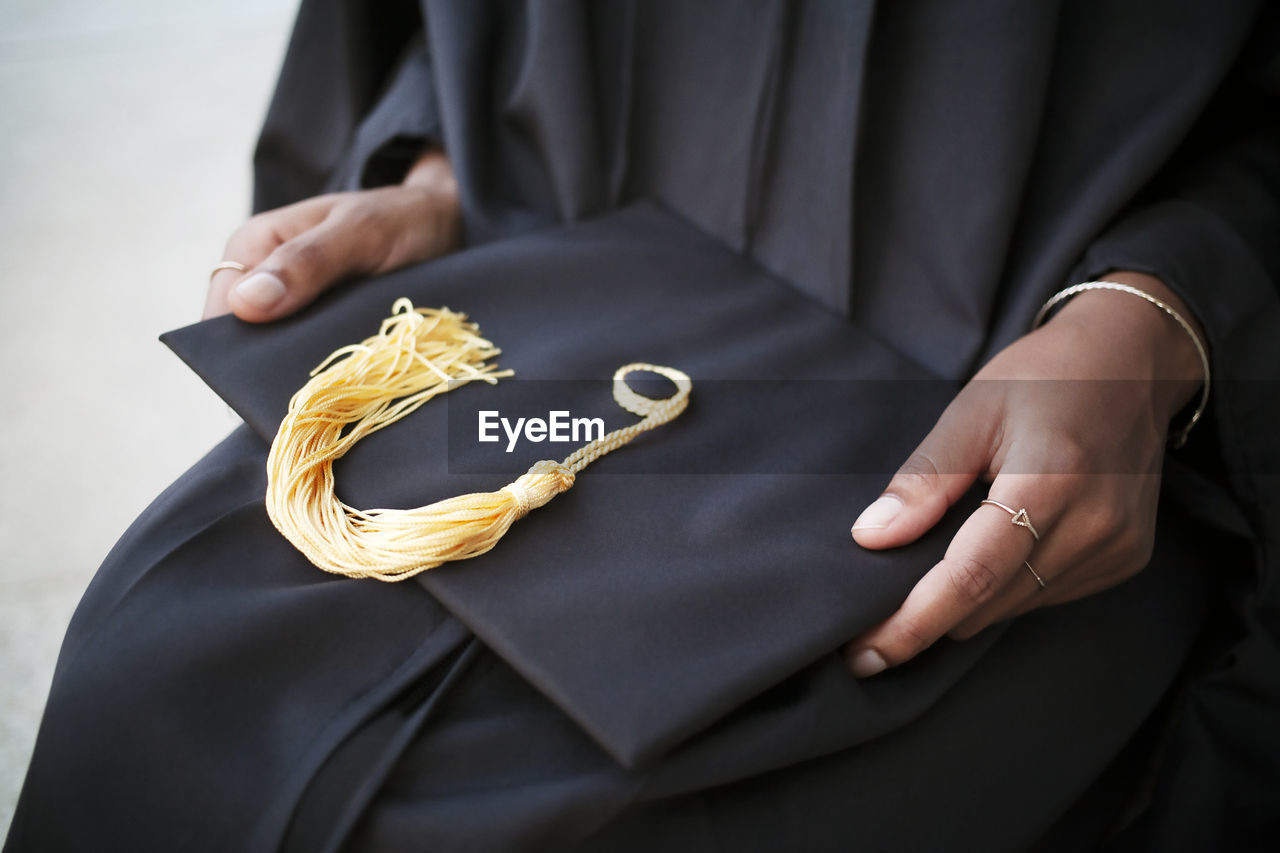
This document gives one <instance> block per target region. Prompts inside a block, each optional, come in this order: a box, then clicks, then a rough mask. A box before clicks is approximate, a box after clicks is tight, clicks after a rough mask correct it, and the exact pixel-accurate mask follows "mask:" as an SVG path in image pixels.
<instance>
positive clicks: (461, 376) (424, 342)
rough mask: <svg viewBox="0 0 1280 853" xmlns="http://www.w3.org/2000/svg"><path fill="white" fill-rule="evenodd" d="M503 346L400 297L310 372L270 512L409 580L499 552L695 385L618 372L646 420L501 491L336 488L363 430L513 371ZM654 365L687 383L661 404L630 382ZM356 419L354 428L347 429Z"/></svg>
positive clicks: (284, 438) (374, 572)
mask: <svg viewBox="0 0 1280 853" xmlns="http://www.w3.org/2000/svg"><path fill="white" fill-rule="evenodd" d="M500 352H501V350H499V349H498V348H496V347H495V346H494V345H493V344H492V343H490V342H489V341H487V340H485V339H484V338H482V337H480V330H479V327H477V326H476V325H475V324H474V323H468V322H467V318H466V315H465V314H458V313H455V312H452V311H450V310H448V309H447V308H441V309H435V308H414V307H413V303H411V302H410V301H409V300H408V299H397V300H396V302H395V304H394V305H393V306H392V308H391V316H390V317H388V318H387V319H385V320H383V321H382V327H381V329H380V330H379V331H378V334H376V335H374V336H373V337H370V338H368V339H366V340H364V341H363V342H361V343H359V344H354V345H351V346H346V347H342V348H341V349H339V350H337V351H336V352H334V353H333V354H331V355H330V356H329V357H328V358H326V359H325V360H324V361H323V362H321V363H320V365H319V366H318V367H317V368H316V369H315V370H313V371H312V372H311V379H310V380H309V381H308V382H307V383H306V385H304V386H303V387H302V388H301V390H299V391H298V393H296V394H294V395H293V399H291V400H290V401H289V411H288V413H287V414H286V415H285V418H284V420H283V421H282V422H281V423H280V430H279V431H278V432H277V433H276V437H275V440H274V441H273V442H272V443H271V453H270V455H269V456H268V457H267V497H266V502H267V514H268V515H269V516H270V517H271V522H272V524H274V525H275V526H276V529H277V530H279V531H280V532H281V533H282V534H283V535H284V536H285V538H287V539H288V540H289V541H290V542H292V543H293V544H294V546H296V547H297V548H298V550H299V551H301V552H302V553H303V554H305V555H306V557H307V559H309V560H310V561H311V562H312V563H314V564H315V565H317V566H318V567H320V568H321V569H324V570H325V571H327V572H333V573H334V574H340V575H346V576H347V577H353V578H377V579H378V580H383V581H398V580H404V579H405V578H409V577H413V576H414V575H416V574H418V573H419V572H422V571H426V570H427V569H431V568H434V567H436V566H439V565H441V564H442V563H447V562H450V561H453V560H466V559H469V558H471V557H476V556H479V555H480V554H483V553H485V552H486V551H488V550H490V549H491V548H493V546H494V545H496V544H497V543H498V540H499V539H501V538H502V536H503V534H505V533H506V532H507V530H508V528H510V527H511V525H512V523H514V522H515V521H516V520H517V519H519V518H522V517H524V515H525V514H526V513H528V512H529V510H531V509H534V508H536V507H540V506H542V505H543V504H545V503H546V502H547V501H549V500H551V499H552V498H553V497H555V496H556V495H558V494H560V493H561V492H564V491H567V490H568V489H569V488H570V487H572V486H573V482H574V477H575V475H576V474H577V473H578V472H579V471H581V470H582V469H583V468H585V467H587V466H588V465H590V464H591V463H592V462H593V461H595V460H596V459H598V458H600V457H601V456H603V455H605V454H606V453H609V452H611V451H613V450H615V449H617V448H619V447H621V446H622V445H624V444H626V443H627V442H629V441H631V440H632V439H633V438H635V437H636V436H637V435H639V434H640V433H642V432H645V431H647V430H650V429H653V428H654V427H656V426H660V425H661V424H664V423H666V422H667V421H669V420H671V419H672V418H675V417H676V416H678V415H679V414H680V413H681V412H683V411H684V410H685V407H686V406H688V404H689V392H690V390H691V388H692V382H691V381H690V379H689V377H688V376H687V375H685V374H684V373H683V372H681V371H679V370H676V369H674V368H670V367H661V366H658V365H652V364H638V363H637V364H629V365H626V366H624V367H620V368H619V369H618V370H617V372H616V373H614V376H613V396H614V399H615V400H616V401H617V402H618V405H620V406H622V407H623V408H624V409H626V410H627V411H629V412H632V413H633V414H636V415H640V416H641V418H643V420H641V421H639V422H638V423H635V424H632V425H631V426H628V427H623V428H622V429H618V430H614V431H613V432H611V433H609V434H607V435H605V436H603V437H602V438H599V439H597V440H595V441H593V442H591V443H589V444H587V445H585V446H583V447H581V448H579V449H578V450H577V451H576V452H575V453H572V454H570V455H569V456H568V457H567V458H566V459H565V460H564V461H562V462H554V461H551V460H543V461H541V462H537V463H535V464H534V465H533V466H532V467H531V468H530V469H529V470H528V471H527V472H526V473H525V474H523V475H521V476H520V477H518V478H517V479H516V481H515V482H513V483H511V484H510V485H507V486H504V487H503V488H502V489H499V490H498V491H496V492H484V493H478V494H471V495H461V496H459V497H455V498H449V499H447V500H443V501H439V502H437V503H434V504H431V505H430V506H423V507H418V508H417V509H409V510H400V509H371V510H359V509H356V508H354V507H351V506H348V505H347V504H345V503H343V502H342V501H340V500H338V499H337V497H336V496H335V495H334V478H333V463H334V461H336V460H337V459H339V458H341V457H342V456H343V454H345V453H346V452H347V451H348V450H350V449H351V448H352V446H354V445H355V443H356V442H357V441H359V440H360V439H361V438H363V437H364V436H366V435H368V434H369V433H371V432H375V431H376V430H379V429H382V428H383V427H385V426H388V425H390V424H393V423H395V422H396V421H398V420H400V419H401V418H403V417H405V416H406V415H409V414H411V413H412V412H413V411H414V410H416V409H417V408H418V407H419V406H421V405H422V404H423V403H425V402H427V401H428V400H430V399H432V398H433V397H435V396H437V395H439V394H444V393H446V392H448V391H449V390H450V389H451V388H454V387H457V386H459V385H465V384H467V383H470V382H475V381H480V382H487V383H489V384H494V383H496V382H497V380H498V379H499V378H503V377H507V376H511V375H512V372H511V371H510V370H503V371H499V370H498V369H497V367H496V366H495V365H492V364H490V363H488V360H489V359H491V358H493V357H494V356H497V355H498V354H499V353H500ZM639 370H643V371H650V372H653V373H658V374H660V375H662V376H665V377H667V378H668V379H670V380H671V381H672V382H674V383H675V385H676V393H675V394H674V395H672V396H671V397H668V398H666V399H661V400H654V399H651V398H649V397H644V396H642V395H640V394H637V393H636V392H635V391H633V390H631V388H630V387H629V386H628V385H627V383H626V376H627V375H628V374H629V373H631V372H633V371H639ZM348 424H350V425H352V426H351V429H350V430H349V431H348V432H347V433H346V434H345V435H343V430H344V429H345V428H346V427H347V425H348Z"/></svg>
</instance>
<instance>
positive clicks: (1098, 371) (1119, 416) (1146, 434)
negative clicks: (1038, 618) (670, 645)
mask: <svg viewBox="0 0 1280 853" xmlns="http://www.w3.org/2000/svg"><path fill="white" fill-rule="evenodd" d="M1107 279H1108V280H1111V281H1118V282H1120V283H1123V284H1129V285H1131V286H1133V287H1137V288H1139V289H1141V290H1144V291H1146V292H1148V293H1150V294H1152V295H1153V296H1156V297H1157V298H1159V299H1162V300H1163V301H1165V302H1166V303H1168V304H1170V305H1171V306H1173V307H1174V309H1175V310H1177V311H1178V313H1180V314H1181V315H1182V316H1183V317H1186V318H1188V319H1189V320H1191V319H1192V317H1191V314H1190V313H1189V311H1188V310H1187V308H1186V306H1185V305H1183V304H1182V302H1181V301H1180V300H1179V299H1178V298H1177V297H1176V296H1175V295H1174V294H1173V293H1172V292H1171V291H1170V290H1169V289H1168V288H1167V287H1165V286H1164V284H1163V283H1162V282H1160V281H1159V280H1158V279H1155V278H1152V277H1150V276H1146V275H1141V274H1137V273H1112V274H1111V275H1108V276H1107ZM1197 331H1199V330H1197ZM1201 340H1203V336H1202V337H1201ZM1201 371H1202V368H1201V365H1200V361H1199V356H1198V354H1197V352H1196V350H1195V346H1194V344H1193V343H1192V342H1191V340H1190V339H1189V338H1188V336H1187V334H1186V332H1185V331H1184V330H1183V329H1182V328H1181V327H1180V326H1178V325H1177V323H1176V322H1174V320H1173V319H1172V318H1170V317H1169V316H1167V315H1166V314H1165V313H1164V312H1163V311H1160V310H1159V309H1157V308H1156V307H1155V306H1153V305H1151V304H1149V303H1147V302H1146V301H1144V300H1142V299H1139V298H1136V297H1134V296H1133V295H1131V294H1127V293H1116V292H1108V291H1090V292H1085V293H1081V294H1079V295H1078V296H1076V297H1075V298H1074V299H1072V300H1070V301H1069V302H1067V303H1066V305H1064V306H1063V307H1062V309H1061V310H1060V311H1059V312H1058V313H1057V314H1056V315H1055V316H1054V317H1053V318H1052V319H1051V320H1050V321H1049V322H1048V323H1046V324H1045V325H1044V326H1042V327H1041V328H1039V329H1037V330H1036V331H1034V332H1032V333H1030V334H1028V335H1026V336H1025V337H1023V338H1021V339H1019V340H1018V341H1016V342H1014V343H1013V344H1012V345H1010V346H1009V347H1007V348H1006V349H1004V350H1003V351H1002V352H1000V353H999V354H998V355H997V356H996V357H995V358H993V359H992V360H991V361H990V362H989V363H988V364H987V365H986V366H985V367H983V368H982V370H981V371H979V372H978V374H977V376H975V377H974V379H973V381H971V382H970V383H969V384H968V385H967V386H965V388H964V389H963V390H962V391H961V392H960V394H959V395H958V396H957V397H956V399H955V400H954V401H953V402H952V403H951V405H950V406H948V407H947V409H946V411H945V412H943V414H942V417H941V418H939V420H938V423H937V424H936V425H935V426H934V428H933V430H932V431H931V432H930V433H929V435H928V436H926V437H925V439H924V441H923V442H922V443H921V444H920V446H919V447H918V448H917V449H916V451H915V452H914V453H913V454H912V455H911V457H910V458H909V459H908V460H907V461H906V463H905V464H904V465H903V466H902V467H901V468H900V469H899V470H898V472H897V474H895V475H894V477H893V479H892V480H891V481H890V483H889V485H888V487H887V488H886V489H885V492H884V494H883V495H882V496H881V497H880V498H879V499H877V500H876V501H875V502H874V503H872V504H871V506H869V507H868V508H867V509H866V510H864V511H863V513H862V515H861V516H859V518H858V520H857V521H856V522H855V523H854V526H853V538H854V539H855V541H857V543H858V544H859V545H862V546H863V547H865V548H892V547H895V546H898V545H904V544H906V543H908V542H911V541H912V540H914V539H916V538H917V537H919V536H920V535H921V534H922V533H924V532H925V531H926V530H927V529H929V528H930V527H932V526H933V525H934V524H935V523H937V521H938V520H939V519H940V518H941V517H942V515H943V513H944V512H946V510H947V508H948V507H949V506H950V505H951V504H952V503H954V502H955V501H956V500H957V499H958V498H959V497H960V496H961V495H962V494H964V492H965V491H966V490H967V489H968V488H969V487H970V486H971V485H972V484H973V482H974V480H975V479H976V478H977V477H979V476H981V477H984V478H985V479H987V480H988V481H990V482H991V488H990V490H989V491H988V497H990V498H991V499H993V500H996V501H999V502H1000V503H1002V504H1005V505H1006V506H1008V507H1010V508H1011V509H1013V510H1018V509H1022V508H1025V509H1026V511H1027V515H1028V517H1029V519H1030V521H1031V523H1032V524H1033V525H1034V527H1035V529H1036V530H1037V532H1038V533H1039V537H1040V538H1039V541H1036V539H1035V537H1033V535H1032V533H1031V531H1030V530H1029V529H1027V528H1025V527H1019V526H1016V525H1014V524H1013V523H1012V521H1013V518H1012V516H1011V515H1010V514H1009V513H1008V512H1006V511H1005V510H1003V509H1000V508H999V507H994V506H988V505H983V506H981V507H979V508H978V509H977V510H976V511H975V512H974V513H973V515H971V516H970V517H969V518H968V520H967V521H965V523H964V525H963V526H962V527H961V528H960V530H959V532H957V533H956V536H955V538H954V539H953V540H952V541H951V544H950V546H949V547H948V549H947V553H946V556H945V557H944V558H943V560H942V561H941V562H940V563H938V564H937V565H936V566H934V567H933V568H932V569H931V570H930V571H929V572H928V573H927V574H926V575H925V576H924V577H923V578H922V579H921V580H920V582H919V583H917V584H916V586H915V588H914V589H912V591H911V593H910V594H909V595H908V596H907V598H906V600H905V601H904V602H903V604H902V606H901V607H900V608H899V609H898V611H897V612H896V613H894V614H893V615H892V616H890V617H889V618H888V619H887V620H886V621H884V622H882V623H881V624H880V625H878V626H877V627H875V628H873V629H872V630H871V631H869V632H867V633H866V634H864V635H863V636H861V637H859V638H857V639H856V640H854V641H853V642H851V643H850V644H849V645H848V646H846V648H845V657H846V660H847V661H848V663H849V666H850V668H851V669H852V671H853V673H854V674H855V675H857V676H859V677H865V676H870V675H874V674H876V673H877V672H880V671H881V670H883V669H884V668H885V667H886V666H896V665H898V664H901V663H903V662H904V661H907V660H909V659H911V658H912V657H914V656H915V655H916V654H918V653H919V652H921V651H923V650H924V649H926V648H928V647H929V646H930V645H931V644H932V643H933V642H934V641H935V640H937V639H939V638H940V637H942V636H943V635H950V636H951V637H953V638H956V639H964V638H966V637H970V636H972V635H973V634H975V633H977V632H978V631H980V630H982V629H983V628H985V627H986V626H988V625H990V624H992V623H994V622H998V621H1000V620H1002V619H1008V618H1009V617H1011V616H1014V615H1017V614H1019V613H1022V612H1025V611H1027V610H1031V609H1033V608H1035V607H1040V606H1043V605H1046V604H1057V603H1059V602H1064V601H1069V600H1071V599H1075V598H1080V597H1082V596H1086V595H1089V594H1091V593H1094V592H1098V591H1100V590H1103V589H1106V588H1108V587H1111V586H1114V585H1115V584H1118V583H1119V582H1120V581H1122V580H1124V579H1125V578H1128V577H1130V576H1131V575H1134V574H1136V573H1137V572H1138V571H1139V570H1141V569H1142V568H1143V566H1145V565H1146V563H1147V561H1148V559H1149V558H1150V556H1151V549H1152V544H1153V541H1154V533H1155V518H1156V499H1157V494H1158V491H1159V486H1160V468H1161V461H1162V459H1163V455H1164V449H1165V443H1166V437H1167V435H1168V431H1169V422H1170V419H1171V418H1172V417H1173V415H1174V414H1175V413H1177V412H1178V411H1179V410H1180V409H1181V408H1182V407H1183V406H1184V405H1185V404H1186V403H1187V402H1188V401H1189V400H1190V399H1191V397H1192V396H1193V395H1194V394H1195V393H1196V390H1197V388H1198V387H1199V383H1200V381H1201V378H1202V376H1201ZM1024 561H1026V562H1027V563H1028V564H1029V565H1030V566H1032V567H1034V569H1033V570H1028V569H1027V567H1026V566H1025V565H1024ZM1036 575H1039V577H1040V578H1042V579H1043V582H1044V585H1045V586H1044V588H1043V589H1041V587H1040V584H1039V582H1038V581H1037V578H1036Z"/></svg>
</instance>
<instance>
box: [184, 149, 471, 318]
mask: <svg viewBox="0 0 1280 853" xmlns="http://www.w3.org/2000/svg"><path fill="white" fill-rule="evenodd" d="M461 240H462V215H461V211H460V208H459V204H458V188H457V183H456V182H455V181H454V178H453V169H452V168H451V167H450V166H449V161H448V159H447V158H446V157H445V156H444V155H443V154H441V153H440V152H438V151H433V152H429V153H427V154H424V155H423V156H422V157H421V158H419V159H418V161H417V162H416V163H415V164H414V166H413V168H412V169H410V171H409V174H408V175H407V176H406V177H405V179H404V182H403V183H402V184H400V185H398V186H391V187H382V188H380V189H375V190H363V191H360V192H348V193H333V194H330V195H322V196H316V197H315V198H310V199H307V200H306V201H300V202H298V203H297V204H291V205H288V206H286V207H281V208H278V209H276V210H270V211H267V212H265V213H260V214H258V215H257V216H254V217H253V218H252V219H250V220H249V221H248V222H246V223H245V224H244V225H242V226H240V228H238V229H237V230H236V232H235V233H234V234H232V235H231V239H230V240H228V241H227V248H226V251H225V252H224V253H223V258H225V259H226V260H231V261H238V262H240V263H242V264H244V265H245V266H247V267H248V268H249V269H248V271H247V272H244V273H239V272H236V271H235V270H222V271H219V272H218V273H217V274H216V275H214V276H213V279H212V280H211V281H210V282H209V293H208V296H207V297H206V300H205V308H204V317H205V319H208V318H209V317H217V316H219V315H221V314H226V313H228V312H234V313H235V315H236V316H237V317H239V318H240V319H242V320H248V321H249V322H251V323H263V322H267V321H269V320H277V319H279V318H281V317H284V316H287V315H289V314H292V313H293V312H295V311H297V310H298V309H300V308H302V307H303V306H305V305H307V304H309V303H310V302H311V301H312V300H314V299H315V298H316V297H317V296H319V295H320V294H321V293H323V292H324V291H325V290H327V289H328V288H329V287H330V286H332V285H333V284H335V283H337V282H339V281H341V280H343V279H345V278H349V277H351V276H355V275H375V274H378V273H384V272H389V271H390V270H393V269H397V268H399V267H403V266H407V265H409V264H413V263H417V262H419V261H425V260H427V259H429V258H433V257H436V256H437V255H442V254H445V253H446V252H449V251H451V250H453V249H455V248H457V247H458V245H459V244H460V243H461Z"/></svg>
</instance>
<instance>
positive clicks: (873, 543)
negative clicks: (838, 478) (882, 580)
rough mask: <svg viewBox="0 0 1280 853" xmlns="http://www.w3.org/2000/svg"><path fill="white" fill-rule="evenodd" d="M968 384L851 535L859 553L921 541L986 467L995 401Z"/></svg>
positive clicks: (983, 389) (983, 390)
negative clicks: (918, 539)
mask: <svg viewBox="0 0 1280 853" xmlns="http://www.w3.org/2000/svg"><path fill="white" fill-rule="evenodd" d="M993 390H998V389H993V388H991V387H984V386H974V385H971V386H969V387H968V388H966V389H965V391H964V392H963V393H962V394H961V396H960V397H957V398H956V400H955V402H953V403H952V404H951V405H950V406H948V407H947V410H946V411H945V412H943V413H942V417H940V418H939V419H938V423H937V424H936V425H935V426H934V428H933V429H932V430H931V431H930V432H929V434H928V435H927V436H925V439H924V441H922V442H921V443H920V446H919V447H917V448H916V450H915V452H914V453H912V454H911V456H910V457H909V458H908V459H907V461H906V462H905V463H904V464H903V465H902V467H901V468H899V469H898V471H897V473H896V474H894V475H893V479H892V480H890V481H889V485H888V486H887V487H886V488H885V490H884V493H883V494H882V495H881V496H880V497H879V498H877V499H876V500H875V501H874V502H872V503H871V505H870V506H868V507H867V508H866V509H864V510H863V511H862V514H861V515H859V516H858V519H857V521H855V522H854V523H853V528H852V530H851V531H850V532H851V533H852V534H853V538H854V541H856V542H857V543H858V544H859V545H861V546H862V547H864V548H893V547H897V546H899V545H905V544H906V543H908V542H911V541H913V540H915V539H917V538H919V537H920V535H921V534H923V533H924V532H925V531H926V530H928V529H929V528H930V527H932V526H933V525H935V524H937V523H938V520H939V519H941V518H942V516H943V514H945V513H946V511H947V508H948V507H950V506H951V505H952V504H953V503H955V502H956V500H958V499H959V498H960V496H961V495H963V494H964V493H965V491H966V490H967V489H968V488H969V487H970V486H971V485H973V482H974V480H975V479H977V477H978V476H979V474H981V473H983V472H985V471H986V470H987V468H988V466H989V463H990V460H991V456H992V451H991V447H992V444H993V440H994V437H993V435H992V430H993V425H994V424H995V423H996V421H997V419H993V418H992V417H991V416H990V411H991V408H990V407H992V406H996V407H998V406H999V401H998V400H995V399H988V398H989V397H991V396H993V395H992V393H991V392H992V391H993Z"/></svg>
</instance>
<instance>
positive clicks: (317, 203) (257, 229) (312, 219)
mask: <svg viewBox="0 0 1280 853" xmlns="http://www.w3.org/2000/svg"><path fill="white" fill-rule="evenodd" d="M328 210H329V206H328V205H327V204H326V203H325V199H324V197H321V198H314V199H308V200H306V201H303V202H299V203H297V204H291V205H288V206H287V207H282V208H279V209H278V210H272V211H269V212H267V213H260V214H258V215H257V216H254V217H253V218H251V219H250V220H249V221H248V222H246V223H245V224H244V225H242V226H240V228H238V229H237V230H236V232H235V233H234V234H232V235H231V238H230V239H229V240H228V241H227V246H226V249H225V250H224V251H223V255H222V257H223V260H229V261H236V262H237V263H240V264H243V265H244V266H245V267H246V268H247V269H246V270H245V271H244V272H237V271H236V270H229V269H228V270H219V271H218V272H216V273H214V274H213V276H212V277H211V278H210V279H209V288H208V291H207V293H206V296H205V306H204V315H203V316H204V319H206V320H207V319H209V318H210V317H219V316H221V315H223V314H229V313H231V311H232V310H233V307H234V306H233V305H232V298H231V293H232V291H233V289H234V288H236V287H237V286H238V285H240V284H241V283H243V282H244V281H246V280H247V279H248V278H250V277H251V275H252V274H253V272H254V270H255V268H256V267H258V266H259V265H260V264H262V263H263V261H265V260H266V259H267V258H268V257H269V256H270V255H271V253H272V252H273V251H275V250H276V249H277V248H279V247H280V246H281V245H282V244H284V243H285V242H286V241H288V240H291V239H293V238H295V237H297V236H299V235H301V234H304V233H306V231H307V230H308V229H310V228H313V227H314V226H316V225H317V224H319V223H320V222H323V221H324V219H325V216H326V215H327V213H328ZM277 316H282V315H277Z"/></svg>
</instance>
